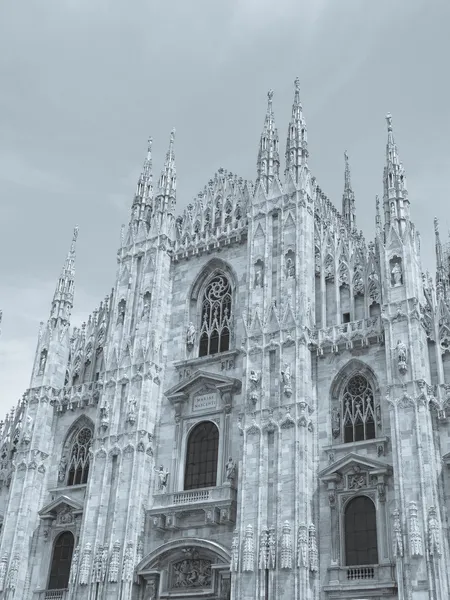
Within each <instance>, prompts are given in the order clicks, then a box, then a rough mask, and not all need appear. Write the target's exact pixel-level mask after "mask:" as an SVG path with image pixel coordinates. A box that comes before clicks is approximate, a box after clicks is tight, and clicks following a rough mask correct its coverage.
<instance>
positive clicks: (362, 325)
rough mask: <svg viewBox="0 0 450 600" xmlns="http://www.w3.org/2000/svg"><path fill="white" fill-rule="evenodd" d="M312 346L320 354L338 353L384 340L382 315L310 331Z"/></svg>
mask: <svg viewBox="0 0 450 600" xmlns="http://www.w3.org/2000/svg"><path fill="white" fill-rule="evenodd" d="M310 339H311V346H312V347H315V348H316V349H317V354H318V356H321V355H322V354H323V353H324V352H325V351H331V352H335V353H338V352H339V351H340V350H341V349H343V348H344V349H346V350H351V349H352V348H356V347H365V346H369V344H370V343H371V342H381V341H382V340H383V328H382V323H381V317H379V316H377V317H368V318H367V319H361V320H359V321H351V322H350V323H343V324H342V325H334V326H332V327H324V328H323V329H316V330H313V331H311V332H310Z"/></svg>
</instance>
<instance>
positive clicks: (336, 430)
mask: <svg viewBox="0 0 450 600" xmlns="http://www.w3.org/2000/svg"><path fill="white" fill-rule="evenodd" d="M331 429H332V432H333V437H334V438H335V439H336V438H338V437H339V436H340V435H341V415H340V413H339V410H338V409H337V408H336V407H334V408H333V410H332V411H331Z"/></svg>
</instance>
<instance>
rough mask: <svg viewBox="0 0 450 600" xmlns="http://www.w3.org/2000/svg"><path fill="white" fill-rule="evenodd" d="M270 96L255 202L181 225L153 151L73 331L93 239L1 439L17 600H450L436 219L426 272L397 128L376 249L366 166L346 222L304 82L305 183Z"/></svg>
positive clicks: (449, 276)
mask: <svg viewBox="0 0 450 600" xmlns="http://www.w3.org/2000/svg"><path fill="white" fill-rule="evenodd" d="M272 97H273V92H269V94H268V107H267V113H266V116H265V121H264V126H263V130H262V134H261V138H260V142H259V149H258V157H257V171H256V179H255V182H254V183H252V182H250V181H246V180H244V179H242V178H241V177H238V176H237V175H235V174H233V173H230V172H228V171H226V170H224V169H219V170H218V172H217V173H216V174H215V175H214V177H213V178H212V179H210V180H209V182H208V183H207V185H206V186H205V187H204V188H203V190H202V191H201V192H200V193H199V194H198V196H197V197H196V198H195V200H194V201H193V202H192V204H189V205H188V206H187V208H186V209H185V210H184V211H183V212H182V214H179V213H178V212H177V201H176V184H177V180H176V167H175V150H174V143H175V132H174V131H172V134H171V137H170V144H169V149H168V151H167V154H166V159H165V163H164V167H163V169H162V172H161V174H160V176H159V178H158V180H157V181H156V179H155V182H154V181H153V173H152V142H151V139H150V140H149V145H148V153H147V156H146V158H145V161H144V165H143V168H142V172H141V174H140V176H139V179H138V182H137V187H136V192H135V194H134V198H133V200H132V203H131V211H130V219H129V223H128V225H127V227H124V228H123V229H122V236H121V244H120V248H119V250H118V256H117V260H118V268H117V275H116V281H115V284H114V287H113V289H112V291H111V293H108V294H107V295H106V296H105V298H104V299H103V300H102V301H101V302H100V303H99V305H98V306H97V308H95V309H94V310H93V311H92V313H91V315H90V316H89V318H88V320H87V322H85V323H82V324H81V326H80V327H73V328H72V326H71V321H70V317H71V311H72V309H73V305H74V292H75V260H76V240H77V236H78V229H77V228H76V229H75V231H74V234H73V240H72V244H71V246H70V250H69V253H68V255H67V258H66V260H65V263H64V265H63V268H62V272H61V275H60V277H59V279H58V281H57V285H56V290H55V294H54V296H53V300H52V302H51V307H50V313H49V317H48V320H47V321H46V322H45V323H42V324H41V328H40V331H39V334H38V341H37V347H36V354H35V359H34V364H33V369H32V374H31V380H30V385H29V388H28V389H27V390H26V391H25V393H24V394H23V397H22V399H21V401H20V402H19V404H18V405H17V407H16V408H14V409H12V410H11V411H10V412H9V414H8V415H7V417H6V419H5V420H4V422H2V423H1V433H0V524H1V541H0V600H110V599H111V600H114V599H117V600H200V599H204V600H381V599H382V598H385V597H392V598H396V599H398V600H448V599H449V597H450V580H449V571H448V564H449V561H450V548H449V531H448V528H449V521H448V509H449V507H450V469H449V466H450V312H449V307H450V266H449V265H450V248H449V247H448V245H446V244H441V241H440V237H439V230H438V222H437V220H435V224H434V225H435V236H436V277H435V278H432V277H430V276H429V275H428V274H423V272H422V268H421V260H420V238H419V234H418V231H417V229H416V227H415V226H414V224H413V221H412V215H411V214H410V202H409V199H408V192H407V184H406V175H405V171H404V168H403V166H402V163H401V162H400V158H399V153H398V149H397V145H396V143H395V141H394V133H393V125H392V118H391V116H390V115H388V116H387V118H386V121H387V142H386V162H385V167H384V173H383V174H380V175H382V181H383V196H382V198H381V199H378V197H377V198H376V201H375V202H374V204H375V206H374V209H375V210H374V213H375V214H374V216H375V238H374V240H373V241H370V242H367V241H366V240H365V239H364V237H363V234H362V232H360V231H358V230H357V227H356V224H357V215H356V210H355V196H354V193H353V190H352V183H351V176H350V167H349V160H348V156H347V155H345V174H344V187H343V196H342V210H341V211H340V212H339V211H338V210H337V209H336V208H335V206H334V205H333V204H332V203H331V201H330V200H329V199H328V198H327V196H326V195H325V193H324V192H323V191H322V189H321V187H320V186H319V184H318V181H317V179H316V178H315V177H314V176H313V175H312V173H311V172H310V168H309V165H308V141H307V127H306V122H305V119H304V116H303V110H302V104H301V101H300V92H299V82H298V80H296V81H295V87H294V97H293V105H292V114H291V116H290V121H289V125H288V127H287V143H286V152H285V159H284V165H282V162H281V160H280V149H279V137H278V131H277V128H276V126H275V119H274V112H273V108H272V99H273V98H272ZM287 120H288V119H286V121H287ZM283 167H284V169H283ZM380 180H381V177H380ZM430 225H431V224H430ZM49 300H50V299H49ZM5 318H6V315H5ZM445 565H447V567H446V566H445Z"/></svg>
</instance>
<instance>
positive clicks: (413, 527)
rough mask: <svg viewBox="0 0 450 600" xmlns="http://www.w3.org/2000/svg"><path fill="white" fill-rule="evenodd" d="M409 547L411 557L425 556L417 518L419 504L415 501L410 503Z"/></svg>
mask: <svg viewBox="0 0 450 600" xmlns="http://www.w3.org/2000/svg"><path fill="white" fill-rule="evenodd" d="M409 546H410V552H411V556H414V557H417V556H423V543H422V535H421V533H420V527H419V520H418V518H417V504H416V503H415V502H414V500H411V502H410V503H409Z"/></svg>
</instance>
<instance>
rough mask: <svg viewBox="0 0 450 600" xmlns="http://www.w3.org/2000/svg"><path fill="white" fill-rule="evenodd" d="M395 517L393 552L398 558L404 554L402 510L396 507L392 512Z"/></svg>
mask: <svg viewBox="0 0 450 600" xmlns="http://www.w3.org/2000/svg"><path fill="white" fill-rule="evenodd" d="M392 518H393V527H392V528H393V554H394V557H395V559H396V560H398V559H399V558H401V557H402V556H403V532H402V524H401V521H400V511H399V510H398V508H396V509H395V510H394V511H393V512H392Z"/></svg>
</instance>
